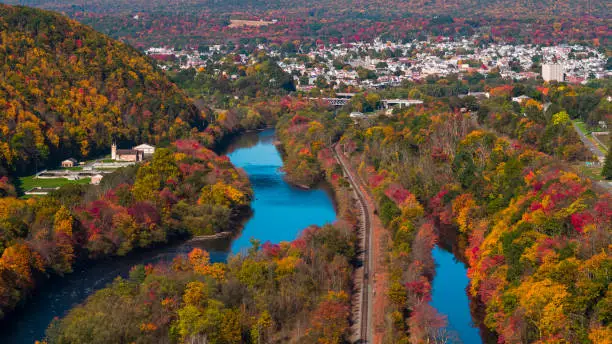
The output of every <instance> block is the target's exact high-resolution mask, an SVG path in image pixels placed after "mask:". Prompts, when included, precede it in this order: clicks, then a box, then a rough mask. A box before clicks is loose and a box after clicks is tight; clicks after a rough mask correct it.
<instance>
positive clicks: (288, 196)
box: [227, 129, 336, 253]
mask: <svg viewBox="0 0 612 344" xmlns="http://www.w3.org/2000/svg"><path fill="white" fill-rule="evenodd" d="M247 135H248V134H247ZM257 138H258V140H257V143H256V144H255V145H253V146H250V147H248V148H245V147H244V146H243V145H242V142H245V141H248V140H249V139H250V138H249V137H243V138H240V139H238V140H237V141H236V142H235V144H234V146H235V147H238V148H237V149H234V148H233V147H232V146H230V147H229V151H228V153H227V155H228V157H229V158H230V160H231V161H232V163H233V164H234V165H235V166H236V167H240V168H243V169H244V170H245V171H246V173H247V174H248V175H249V180H250V181H251V187H252V188H253V193H254V199H253V201H252V202H251V207H252V208H253V217H252V218H251V219H249V221H248V222H247V223H246V224H245V227H244V230H243V231H242V233H241V235H240V236H239V237H237V238H236V239H235V240H234V241H233V243H232V247H231V251H232V253H238V252H240V251H241V250H244V249H245V248H248V247H250V246H251V243H250V239H251V238H256V239H258V240H261V242H262V243H263V242H264V241H270V242H273V243H278V242H281V241H291V240H293V239H295V238H296V237H297V235H298V234H299V231H300V230H302V229H304V228H306V227H308V226H310V225H324V224H326V223H330V222H333V221H334V220H335V219H336V211H335V209H334V204H333V201H332V198H331V196H330V194H329V193H328V192H327V191H326V190H325V189H323V188H315V189H312V190H304V189H300V188H297V187H294V186H292V185H290V184H288V183H287V182H286V181H285V180H284V178H283V175H284V173H283V172H282V171H281V170H280V169H281V167H282V166H283V160H282V158H281V155H280V154H279V152H278V150H277V149H276V146H274V143H273V142H274V140H275V139H274V131H273V130H271V129H270V130H265V131H262V132H260V133H259V134H258V135H257Z"/></svg>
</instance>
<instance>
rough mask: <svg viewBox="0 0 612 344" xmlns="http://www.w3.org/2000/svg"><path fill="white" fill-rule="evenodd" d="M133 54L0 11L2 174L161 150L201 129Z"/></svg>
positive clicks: (44, 18) (50, 22) (180, 98)
mask: <svg viewBox="0 0 612 344" xmlns="http://www.w3.org/2000/svg"><path fill="white" fill-rule="evenodd" d="M203 124H204V123H203V121H202V119H201V118H200V115H199V112H198V110H197V109H196V108H195V107H194V106H193V105H192V104H191V103H190V102H189V100H188V99H187V98H186V97H185V95H183V93H182V92H181V91H180V90H179V89H178V88H177V87H176V86H175V85H174V84H172V83H171V82H169V81H168V79H167V78H166V77H165V76H164V74H163V72H162V71H161V70H159V69H157V68H156V67H155V66H154V65H153V64H152V63H151V61H149V60H148V58H146V57H145V56H144V55H142V54H141V53H139V52H137V51H136V50H135V49H133V48H131V47H129V46H127V45H126V44H123V43H121V42H118V41H115V40H112V39H110V38H108V37H107V36H105V35H103V34H100V33H98V32H95V31H94V30H93V29H91V28H89V27H87V26H84V25H82V24H79V23H77V22H76V21H73V20H71V19H68V18H66V17H64V16H62V15H59V14H55V13H52V12H48V11H43V10H38V9H32V8H27V7H19V6H15V7H12V6H6V5H1V4H0V174H6V173H24V172H28V171H32V170H34V169H40V168H41V166H43V165H45V164H49V163H55V162H57V161H59V160H61V159H64V158H67V157H70V156H72V157H75V158H84V157H91V156H94V155H96V154H99V153H101V152H105V151H106V150H107V149H108V148H109V147H110V145H111V142H112V141H113V140H116V141H118V142H119V143H120V144H121V143H123V144H128V143H131V142H134V143H136V142H150V143H159V142H162V141H170V140H172V139H174V138H176V137H178V136H181V134H182V133H184V132H186V131H188V130H190V128H191V127H192V126H203Z"/></svg>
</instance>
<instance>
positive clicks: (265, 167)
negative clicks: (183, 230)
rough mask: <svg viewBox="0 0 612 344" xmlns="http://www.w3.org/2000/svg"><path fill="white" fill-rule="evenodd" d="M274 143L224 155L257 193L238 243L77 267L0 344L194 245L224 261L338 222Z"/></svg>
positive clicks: (7, 325)
mask: <svg viewBox="0 0 612 344" xmlns="http://www.w3.org/2000/svg"><path fill="white" fill-rule="evenodd" d="M274 141H275V136H274V130H273V129H267V130H264V131H261V132H253V133H246V134H244V135H241V136H239V137H237V138H235V139H234V140H232V142H230V144H229V145H228V146H227V147H226V148H225V150H224V153H225V154H227V155H228V156H229V158H230V160H231V161H232V163H233V164H234V165H235V166H237V167H240V168H243V169H244V170H245V171H246V173H247V174H248V176H249V179H250V181H251V185H252V187H253V194H254V198H253V201H252V203H251V207H252V208H253V215H252V217H251V218H250V219H248V220H247V221H246V222H245V225H244V228H243V230H242V231H241V232H240V233H238V234H237V235H236V237H235V238H232V239H223V238H220V239H215V240H206V241H198V242H185V243H179V244H174V245H172V246H167V247H163V248H155V249H150V250H146V251H145V250H143V251H142V252H138V253H135V254H131V255H129V256H127V257H114V258H109V259H106V260H101V261H96V262H93V263H90V264H88V265H84V266H79V267H76V268H75V272H73V273H72V274H69V275H66V276H64V277H59V276H55V277H52V278H51V280H50V281H47V283H45V285H44V286H43V287H41V288H40V289H39V290H38V291H37V292H36V293H35V295H33V296H32V297H31V298H30V299H29V300H28V301H27V302H26V304H25V305H24V306H23V307H21V308H20V309H18V310H17V311H16V312H15V313H14V314H11V315H10V316H9V318H8V319H6V320H5V321H4V322H3V323H2V324H1V326H0V343H3V344H27V343H33V342H34V341H35V340H38V339H41V338H43V337H44V335H45V330H46V328H47V326H48V324H49V323H50V322H51V320H52V319H53V318H54V317H61V316H64V315H65V314H66V313H67V312H68V311H69V310H70V309H71V308H72V307H73V306H75V305H76V304H79V303H81V302H83V301H85V299H86V298H87V297H88V296H89V295H91V294H92V293H94V292H95V291H96V290H99V289H101V288H103V287H104V286H106V285H107V284H108V283H110V282H112V281H113V279H115V278H116V277H117V276H127V274H128V272H129V270H130V268H131V267H132V266H134V265H137V264H149V263H155V262H159V261H170V260H172V258H173V257H175V256H176V255H177V254H184V253H187V252H189V251H190V250H191V249H192V248H193V247H194V246H198V247H201V248H203V249H206V250H208V251H209V252H210V254H211V259H212V260H213V261H223V260H226V259H227V256H228V255H229V254H236V253H239V252H241V251H242V250H244V249H247V248H249V247H251V243H250V239H251V238H255V239H257V240H260V241H261V242H262V243H263V242H266V241H271V242H274V243H277V242H280V241H290V240H293V239H295V238H296V237H297V235H298V233H299V232H300V231H301V230H302V229H304V228H306V227H308V226H310V225H323V224H325V223H328V222H332V221H334V220H335V218H336V211H335V207H334V203H333V198H332V195H331V193H330V192H329V190H327V189H326V188H325V187H324V186H321V187H318V188H313V189H311V190H303V189H300V188H297V187H294V186H292V185H289V184H288V183H287V182H286V181H285V180H284V178H283V172H282V171H281V168H282V166H283V161H282V158H281V155H280V153H279V152H278V150H277V148H276V146H275V145H274Z"/></svg>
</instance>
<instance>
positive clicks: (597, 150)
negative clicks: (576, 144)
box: [572, 122, 612, 193]
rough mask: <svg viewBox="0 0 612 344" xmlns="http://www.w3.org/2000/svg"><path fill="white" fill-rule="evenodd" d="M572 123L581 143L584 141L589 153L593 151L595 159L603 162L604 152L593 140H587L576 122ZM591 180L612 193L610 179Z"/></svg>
mask: <svg viewBox="0 0 612 344" xmlns="http://www.w3.org/2000/svg"><path fill="white" fill-rule="evenodd" d="M572 125H573V126H574V130H576V133H578V136H579V137H580V140H582V143H584V145H585V146H586V147H587V148H588V149H589V150H590V151H591V153H593V155H595V156H596V157H597V160H599V162H601V163H603V162H604V161H605V159H606V153H604V152H603V151H602V150H601V149H600V148H599V146H597V145H596V144H595V143H593V141H591V140H589V138H588V137H587V136H586V135H585V134H584V133H583V132H582V131H581V130H580V128H578V125H576V123H574V122H572ZM593 182H594V183H595V184H597V185H599V186H600V187H602V188H603V189H604V190H606V191H608V192H609V193H612V181H606V180H601V181H593Z"/></svg>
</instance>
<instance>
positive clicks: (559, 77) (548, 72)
mask: <svg viewBox="0 0 612 344" xmlns="http://www.w3.org/2000/svg"><path fill="white" fill-rule="evenodd" d="M542 78H543V79H544V81H546V82H549V81H559V82H562V81H563V80H564V78H563V66H562V65H561V64H559V63H545V64H543V65H542Z"/></svg>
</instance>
